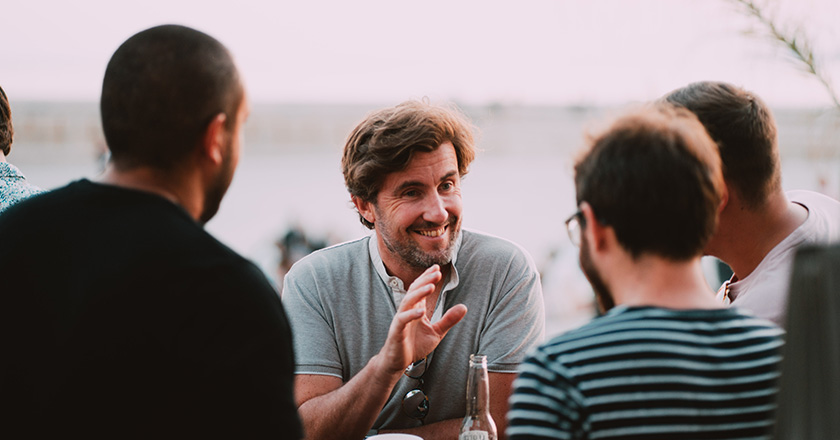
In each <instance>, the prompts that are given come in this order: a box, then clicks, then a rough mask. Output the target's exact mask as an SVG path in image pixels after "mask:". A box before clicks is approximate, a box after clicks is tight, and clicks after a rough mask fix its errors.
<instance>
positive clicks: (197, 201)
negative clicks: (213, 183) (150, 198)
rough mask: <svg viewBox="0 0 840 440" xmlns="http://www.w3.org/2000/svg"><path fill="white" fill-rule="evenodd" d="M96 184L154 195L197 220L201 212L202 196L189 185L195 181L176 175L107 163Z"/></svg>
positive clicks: (195, 188)
mask: <svg viewBox="0 0 840 440" xmlns="http://www.w3.org/2000/svg"><path fill="white" fill-rule="evenodd" d="M98 180H99V182H100V183H104V184H107V185H114V186H120V187H123V188H129V189H134V190H137V191H144V192H148V193H152V194H157V195H159V196H161V197H163V198H165V199H167V200H169V201H171V202H172V203H175V204H176V205H179V206H181V207H182V208H184V209H185V210H186V211H187V213H189V214H190V216H191V217H193V218H194V219H196V220H198V219H199V217H200V215H201V211H202V209H203V203H204V202H203V198H202V197H203V193H202V192H201V191H200V190H199V189H198V188H197V187H196V185H193V184H191V181H192V180H194V179H190V178H188V176H184V175H183V174H182V173H180V172H177V171H172V172H164V171H161V170H156V169H153V168H149V167H133V168H128V169H125V168H120V167H118V166H116V165H114V164H113V163H109V164H108V165H107V167H106V168H105V172H104V173H102V175H101V176H100V178H99V179H98Z"/></svg>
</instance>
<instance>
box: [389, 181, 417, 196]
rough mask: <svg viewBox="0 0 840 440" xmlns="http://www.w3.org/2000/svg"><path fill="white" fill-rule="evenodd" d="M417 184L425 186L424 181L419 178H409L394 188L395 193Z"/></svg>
mask: <svg viewBox="0 0 840 440" xmlns="http://www.w3.org/2000/svg"><path fill="white" fill-rule="evenodd" d="M415 186H423V182H420V181H419V180H407V181H405V182H403V183H401V184H400V186H398V187H396V188H395V189H394V194H399V193H401V192H403V190H406V189H408V188H411V187H415Z"/></svg>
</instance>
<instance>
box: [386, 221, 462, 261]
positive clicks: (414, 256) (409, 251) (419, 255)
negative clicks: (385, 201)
mask: <svg viewBox="0 0 840 440" xmlns="http://www.w3.org/2000/svg"><path fill="white" fill-rule="evenodd" d="M377 211H378V210H377ZM376 218H377V226H378V227H377V228H376V233H377V234H379V235H380V236H382V241H383V242H384V243H385V247H386V248H387V249H388V251H389V252H391V253H392V254H395V255H397V256H399V258H400V259H401V260H402V261H403V262H404V263H405V264H407V265H409V266H411V267H414V268H418V269H424V270H425V269H426V268H428V267H430V266H432V265H433V264H437V265H439V266H441V267H443V266H445V265H447V264H449V263H450V262H452V254H453V252H454V250H455V242H456V241H457V239H458V234H459V233H460V231H461V225H460V223H459V221H458V217H455V216H452V215H450V216H449V220H448V225H449V227H448V228H447V230H446V234H448V235H449V242H448V243H447V245H446V247H445V248H444V249H440V250H436V251H433V252H426V251H424V250H423V249H421V248H420V246H419V245H418V244H417V242H416V241H414V240H412V239H411V234H412V233H411V232H408V231H402V232H405V234H407V235H406V236H405V237H395V236H392V235H391V231H392V229H391V227H390V225H389V224H388V223H387V222H384V221H382V219H383V218H384V217H382V216H380V213H379V212H377V217H376ZM436 226H440V225H435V224H424V225H420V226H419V228H434V227H436ZM415 227H417V226H416V225H413V226H412V229H414V228H415Z"/></svg>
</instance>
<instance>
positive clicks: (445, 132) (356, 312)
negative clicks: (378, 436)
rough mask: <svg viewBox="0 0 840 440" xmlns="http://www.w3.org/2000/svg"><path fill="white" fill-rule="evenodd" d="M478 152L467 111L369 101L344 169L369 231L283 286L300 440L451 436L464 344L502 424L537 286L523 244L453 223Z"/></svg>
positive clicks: (540, 318)
mask: <svg viewBox="0 0 840 440" xmlns="http://www.w3.org/2000/svg"><path fill="white" fill-rule="evenodd" d="M474 157H475V150H474V145H473V135H472V130H471V127H470V125H469V123H467V121H466V119H465V118H464V117H463V116H462V115H461V114H460V113H459V112H457V111H454V110H452V109H449V108H444V107H440V106H435V105H430V104H428V103H425V102H417V101H409V102H405V103H402V104H400V105H398V106H396V107H393V108H388V109H385V110H381V111H379V112H376V113H374V114H372V115H370V116H368V117H367V118H366V119H365V120H364V121H362V122H361V123H360V124H359V125H358V126H357V127H356V128H355V130H354V131H353V132H352V133H351V135H350V136H349V138H348V141H347V144H346V145H345V148H344V157H343V159H342V168H343V172H344V179H345V183H346V185H347V188H348V190H349V192H350V195H351V197H352V200H353V203H354V205H355V207H356V209H357V210H358V212H359V218H360V220H361V222H362V224H364V225H365V226H366V227H368V228H369V229H372V230H373V233H372V234H371V235H370V236H367V237H364V238H361V239H358V240H355V241H351V242H348V243H343V244H339V245H336V246H333V247H331V248H328V249H324V250H321V251H317V252H315V253H313V254H312V255H310V256H308V257H306V258H304V259H302V260H301V261H300V262H298V263H297V264H296V265H295V266H293V267H292V269H291V270H290V272H289V273H288V275H287V276H286V278H285V286H284V289H283V292H284V294H283V301H284V304H285V306H286V308H287V310H288V312H289V317H290V320H291V321H292V328H293V329H294V334H295V351H296V354H297V368H296V374H297V379H296V383H295V387H296V390H295V394H296V400H297V403H298V405H299V411H300V414H301V418H302V419H303V422H304V427H305V431H306V435H307V438H312V439H330V438H336V439H337V438H341V439H353V438H356V439H358V438H362V437H364V436H365V434H367V433H369V432H379V431H380V430H382V431H384V430H399V431H401V432H410V433H414V434H417V435H420V436H422V437H423V438H424V439H426V440H432V439H437V438H446V439H452V438H456V437H457V435H458V429H459V426H460V422H461V419H462V418H463V416H464V412H465V409H466V401H465V395H466V393H465V388H466V382H467V374H468V369H467V366H468V362H469V355H470V354H472V353H481V354H485V355H487V358H488V369H489V371H490V394H491V402H490V411H491V413H492V414H493V416H494V418H495V420H496V423H497V425H500V426H499V432H504V426H503V425H504V423H505V417H504V414H505V412H506V409H507V398H508V396H509V394H510V390H511V383H512V381H513V379H514V373H515V371H516V368H517V366H518V365H519V363H520V362H521V361H522V360H523V358H524V356H525V353H526V352H527V351H528V350H529V349H530V348H531V347H532V346H533V345H534V344H535V343H537V342H539V341H540V340H541V339H542V337H543V332H544V319H545V318H544V313H543V302H542V290H541V287H540V281H539V276H538V274H537V272H536V270H535V268H534V264H533V262H532V260H531V258H530V257H529V256H528V255H527V254H526V253H525V251H524V250H523V249H521V248H520V247H519V246H517V245H515V244H513V243H511V242H509V241H506V240H503V239H500V238H497V237H491V236H488V235H484V234H480V233H477V232H474V231H469V230H462V229H461V215H462V204H461V179H462V178H463V176H464V175H465V174H467V171H468V168H469V165H470V163H471V162H472V160H473V158H474ZM455 324H458V325H457V326H456V325H455ZM444 336H445V337H444Z"/></svg>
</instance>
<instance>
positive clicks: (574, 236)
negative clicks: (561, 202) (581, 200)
mask: <svg viewBox="0 0 840 440" xmlns="http://www.w3.org/2000/svg"><path fill="white" fill-rule="evenodd" d="M582 227H583V212H581V211H578V212H576V213H574V214H572V216H571V217H569V218H567V219H566V232H568V233H569V240H571V241H572V244H573V245H575V246H577V247H580V235H581V228H582Z"/></svg>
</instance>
